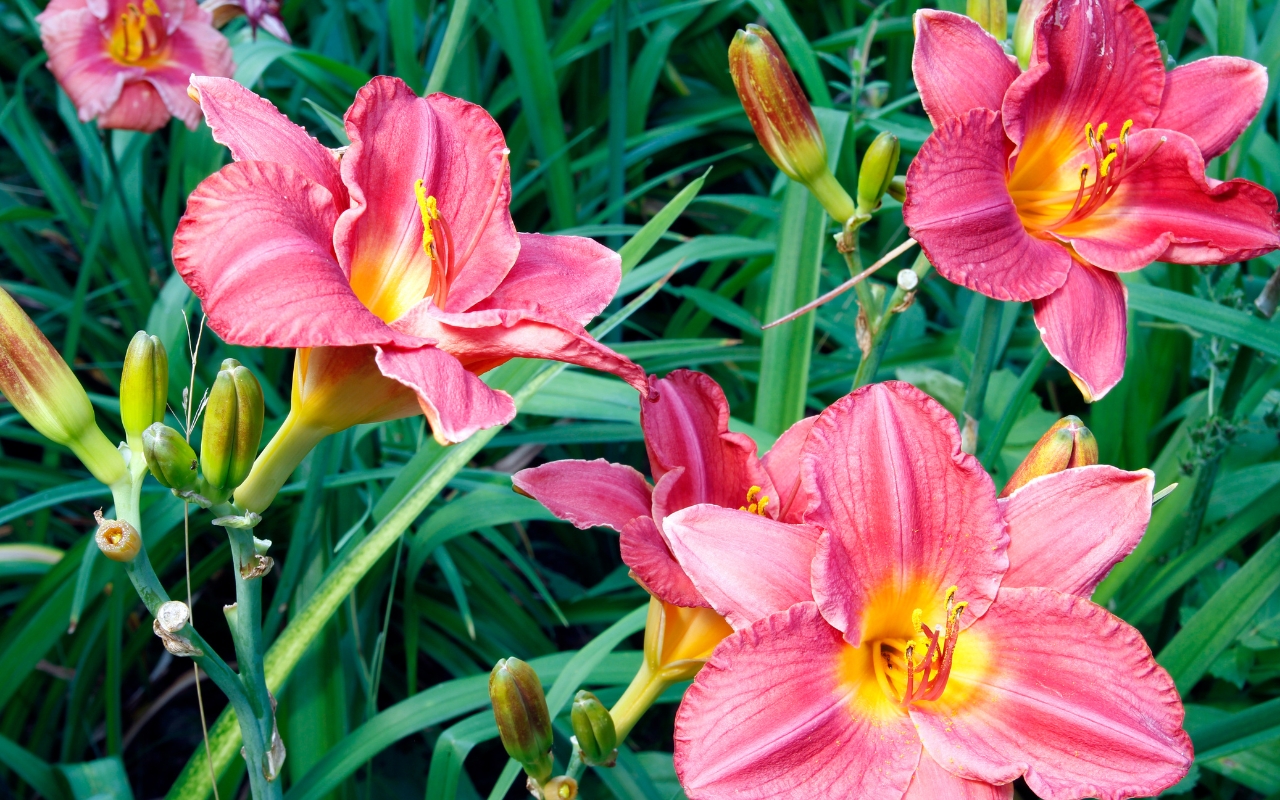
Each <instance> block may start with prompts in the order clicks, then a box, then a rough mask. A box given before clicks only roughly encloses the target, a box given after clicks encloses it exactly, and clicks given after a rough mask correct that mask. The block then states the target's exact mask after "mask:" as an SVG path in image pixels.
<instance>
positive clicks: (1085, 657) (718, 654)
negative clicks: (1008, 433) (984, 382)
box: [664, 382, 1192, 800]
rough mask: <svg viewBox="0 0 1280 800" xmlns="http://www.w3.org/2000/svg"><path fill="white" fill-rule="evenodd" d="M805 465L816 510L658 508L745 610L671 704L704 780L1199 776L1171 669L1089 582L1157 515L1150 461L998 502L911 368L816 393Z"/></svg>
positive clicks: (771, 783) (907, 782)
mask: <svg viewBox="0 0 1280 800" xmlns="http://www.w3.org/2000/svg"><path fill="white" fill-rule="evenodd" d="M800 472H801V475H802V478H801V483H802V486H803V487H804V490H805V491H807V493H808V494H809V495H810V496H811V498H812V499H811V501H810V502H809V503H808V509H807V511H806V512H805V513H804V515H803V520H804V521H803V523H801V524H787V523H784V522H779V521H774V520H769V519H761V518H759V517H751V518H748V516H747V515H746V514H744V513H742V512H740V511H732V510H728V509H724V508H720V507H717V506H712V505H699V506H693V507H690V508H687V509H685V510H683V511H679V512H677V513H675V514H673V515H671V516H670V517H668V518H667V520H666V523H665V526H664V530H665V533H666V535H667V540H668V542H669V543H670V546H671V549H672V552H673V553H674V554H675V556H676V558H677V559H678V561H679V563H680V565H681V567H682V568H683V569H684V571H685V573H686V574H687V575H688V577H689V579H690V581H691V582H692V583H693V585H694V586H695V587H696V588H697V590H698V591H699V592H701V594H702V595H703V596H704V597H705V598H706V599H707V600H708V601H709V602H710V603H711V605H712V607H713V608H715V609H716V610H717V611H719V612H720V613H722V614H724V615H725V616H726V618H727V619H728V620H729V621H730V622H731V623H732V624H733V627H734V629H735V632H734V633H733V634H732V635H730V636H729V637H727V638H726V639H725V640H724V641H723V642H722V643H721V644H720V645H719V647H717V649H716V651H715V653H714V654H713V655H712V657H711V659H710V660H709V661H708V662H707V664H706V666H705V667H704V668H703V669H702V671H701V672H700V673H699V674H698V677H697V680H696V681H695V683H694V685H693V687H692V688H691V689H690V690H689V692H688V693H687V694H686V696H685V699H684V702H683V704H682V706H681V708H680V711H679V713H678V715H677V718H676V734H675V741H676V752H675V763H676V770H677V772H678V774H679V776H680V781H681V784H682V785H683V786H684V789H685V792H686V793H687V794H688V796H689V798H690V800H721V798H725V799H726V800H727V799H728V798H734V800H764V798H773V799H775V800H782V798H796V800H799V799H800V798H811V797H858V798H866V799H867V800H899V799H900V798H904V799H905V800H936V798H948V800H1007V799H1008V798H1011V797H1012V795H1013V788H1012V785H1011V784H1012V781H1013V780H1014V779H1016V778H1019V777H1023V778H1025V779H1026V781H1027V784H1028V785H1029V786H1030V787H1031V789H1032V790H1033V791H1034V792H1035V793H1036V795H1037V796H1038V797H1042V798H1045V800H1068V799H1078V798H1082V797H1096V798H1100V799H1101V800H1120V798H1128V797H1138V796H1141V797H1146V796H1150V795H1155V794H1158V793H1159V792H1160V791H1161V790H1163V789H1165V788H1167V787H1169V786H1171V785H1173V784H1174V783H1176V782H1177V781H1178V780H1179V779H1180V778H1182V776H1183V775H1185V774H1186V772H1187V770H1188V768H1189V767H1190V765H1191V756H1192V753H1191V742H1190V739H1189V737H1188V736H1187V734H1186V732H1185V731H1183V730H1182V720H1183V709H1182V703H1181V701H1180V699H1179V697H1178V692H1177V690H1176V688H1175V687H1174V685H1173V681H1172V679H1170V677H1169V675H1168V674H1167V673H1166V672H1165V671H1164V670H1163V669H1161V668H1160V667H1159V666H1158V665H1157V664H1156V662H1155V660H1154V659H1153V658H1152V655H1151V651H1150V650H1149V649H1148V648H1147V645H1146V643H1145V642H1144V641H1143V639H1142V635H1141V634H1140V633H1138V631H1136V630H1134V629H1133V628H1132V627H1130V626H1129V625H1127V624H1126V623H1124V622H1122V621H1121V620H1120V619H1118V618H1116V617H1114V616H1112V615H1111V614H1110V613H1108V612H1107V611H1106V609H1103V608H1101V607H1099V606H1097V605H1094V604H1093V603H1091V602H1089V600H1087V599H1086V598H1087V597H1088V595H1089V594H1091V593H1092V591H1093V588H1094V587H1095V586H1096V585H1097V583H1098V582H1099V581H1100V580H1101V579H1102V578H1103V577H1104V576H1105V575H1106V574H1107V572H1108V571H1109V570H1110V569H1111V567H1112V566H1114V565H1115V564H1116V563H1117V562H1118V561H1119V560H1120V559H1122V558H1123V557H1124V556H1125V555H1127V554H1128V553H1129V552H1130V551H1131V550H1132V549H1133V547H1134V546H1135V545H1136V544H1137V543H1138V541H1139V539H1140V538H1141V537H1142V534H1143V532H1144V531H1145V530H1146V526H1147V523H1148V521H1149V520H1150V516H1151V489H1152V485H1153V482H1154V477H1153V475H1152V473H1151V472H1149V471H1147V470H1141V471H1138V472H1124V471H1122V470H1118V469H1115V468H1114V467H1109V466H1101V465H1097V466H1086V467H1077V468H1073V469H1068V470H1065V471H1063V472H1059V473H1054V474H1052V475H1046V476H1043V477H1041V478H1037V479H1035V480H1033V481H1031V482H1030V483H1028V484H1027V485H1026V486H1024V487H1022V488H1021V489H1019V490H1018V491H1016V492H1014V493H1013V494H1012V495H1010V496H1009V497H1008V498H1007V499H1003V500H998V499H997V498H996V492H995V486H994V485H993V484H992V482H991V478H990V477H989V476H988V475H987V473H986V472H985V471H984V470H983V469H982V467H981V466H980V465H979V464H978V462H977V460H976V459H974V458H973V457H972V456H969V455H965V454H964V453H963V452H961V449H960V435H959V431H958V430H957V428H956V424H955V420H954V418H953V417H952V416H951V414H950V413H949V412H947V411H946V410H945V409H944V408H942V406H940V405H939V404H938V403H937V402H935V401H934V400H932V399H931V398H929V397H928V396H927V395H925V394H924V393H923V392H920V391H919V390H917V389H915V388H913V387H911V386H909V385H907V384H903V383H896V382H891V383H885V384H878V385H872V386H868V387H866V388H863V389H860V390H858V391H856V392H854V393H853V394H851V395H849V396H847V397H845V398H844V399H842V400H840V401H838V402H836V403H835V404H834V405H832V406H831V407H830V408H828V409H827V410H826V411H824V412H823V413H822V414H821V415H820V416H819V417H818V419H817V421H816V423H814V424H813V428H812V431H811V432H810V433H809V436H808V438H807V441H806V442H805V444H804V447H803V451H802V453H801V456H800ZM747 525H750V528H749V531H750V535H749V536H748V535H744V531H746V530H748V528H747V527H746V526H747ZM904 793H905V794H904Z"/></svg>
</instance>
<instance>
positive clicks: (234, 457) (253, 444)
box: [200, 358, 262, 491]
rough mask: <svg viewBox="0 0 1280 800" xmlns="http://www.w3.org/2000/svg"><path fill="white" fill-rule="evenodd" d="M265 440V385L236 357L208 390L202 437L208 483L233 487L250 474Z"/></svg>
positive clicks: (202, 459) (225, 363)
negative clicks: (263, 430)
mask: <svg viewBox="0 0 1280 800" xmlns="http://www.w3.org/2000/svg"><path fill="white" fill-rule="evenodd" d="M260 441H262V387H261V386H260V385H259V384H258V379H257V378H255V377H253V373H252V372H250V371H249V370H248V368H247V367H243V366H241V365H240V362H239V361H236V360H235V359H234V358H228V359H227V360H225V361H223V362H222V369H220V370H219V371H218V377H217V379H216V380H214V382H213V388H212V389H210V390H209V403H208V405H206V406H205V411H204V432H203V433H202V435H201V438H200V467H201V468H202V470H203V471H204V479H205V481H206V482H207V483H208V484H209V486H211V487H213V488H214V489H219V490H222V491H230V490H232V489H234V488H236V487H237V486H239V485H240V484H241V483H243V482H244V479H245V478H246V477H248V475H249V470H251V469H253V461H254V459H255V458H257V457H258V443H259V442H260Z"/></svg>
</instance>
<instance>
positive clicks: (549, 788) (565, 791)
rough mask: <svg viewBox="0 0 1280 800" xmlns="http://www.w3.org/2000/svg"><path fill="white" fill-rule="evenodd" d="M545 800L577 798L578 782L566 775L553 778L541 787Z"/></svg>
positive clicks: (571, 799)
mask: <svg viewBox="0 0 1280 800" xmlns="http://www.w3.org/2000/svg"><path fill="white" fill-rule="evenodd" d="M542 796H543V798H544V799H545V800H573V799H574V798H575V797H577V796H578V782H577V781H575V780H574V779H573V778H570V777H569V776H568V775H561V776H560V777H558V778H553V779H552V780H549V781H547V782H546V783H544V784H543V785H542Z"/></svg>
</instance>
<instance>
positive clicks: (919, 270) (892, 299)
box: [853, 251, 932, 389]
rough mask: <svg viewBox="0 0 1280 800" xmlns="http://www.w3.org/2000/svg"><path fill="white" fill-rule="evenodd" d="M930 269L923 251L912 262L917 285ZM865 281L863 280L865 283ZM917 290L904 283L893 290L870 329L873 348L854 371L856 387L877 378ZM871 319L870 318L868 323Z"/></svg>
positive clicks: (854, 384) (854, 386)
mask: <svg viewBox="0 0 1280 800" xmlns="http://www.w3.org/2000/svg"><path fill="white" fill-rule="evenodd" d="M930 269H932V265H931V264H930V263H929V259H927V258H925V255H924V252H923V251H921V252H920V253H919V254H918V255H917V256H916V260H915V261H914V262H912V264H911V271H912V272H914V273H915V275H916V282H917V285H918V284H919V282H920V281H923V280H924V278H925V276H926V275H928V274H929V270H930ZM865 282H866V281H863V283H865ZM859 285H861V284H859ZM915 291H916V290H915V289H911V290H906V289H903V288H902V285H901V284H899V285H898V287H897V288H895V289H894V290H893V294H892V295H890V296H889V302H888V303H886V304H885V311H884V313H882V314H880V315H879V318H878V319H877V321H876V324H875V325H874V326H872V327H871V329H870V333H871V349H870V350H869V351H868V352H866V353H864V354H863V356H862V361H861V362H859V364H858V371H857V372H856V373H854V376H853V388H854V389H859V388H861V387H863V386H866V385H867V384H868V383H871V382H872V381H874V380H875V379H876V372H877V371H878V370H879V369H880V359H881V358H883V357H884V351H885V350H886V349H887V348H888V346H889V334H890V333H892V331H893V326H894V324H896V323H897V320H898V316H899V314H900V312H902V311H905V310H906V308H907V304H908V299H909V297H908V296H909V295H911V294H912V293H913V292H915ZM868 317H870V315H868ZM870 321H871V320H870V319H869V318H868V320H867V322H868V324H869V323H870Z"/></svg>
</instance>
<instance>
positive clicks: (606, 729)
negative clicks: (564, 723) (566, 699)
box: [569, 690, 618, 767]
mask: <svg viewBox="0 0 1280 800" xmlns="http://www.w3.org/2000/svg"><path fill="white" fill-rule="evenodd" d="M569 721H570V723H572V725H573V735H574V737H576V738H577V740H578V749H579V750H581V751H582V760H583V761H585V762H587V763H588V764H590V765H591V766H607V767H611V766H613V761H614V759H615V758H617V755H618V751H617V747H618V731H617V729H616V728H615V727H614V724H613V717H612V716H611V715H610V714H609V709H607V708H605V707H604V703H601V702H600V698H598V697H596V696H595V695H594V694H592V693H591V692H588V691H585V690H584V691H580V692H578V693H577V694H576V695H574V698H573V709H572V711H570V713H569Z"/></svg>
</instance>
